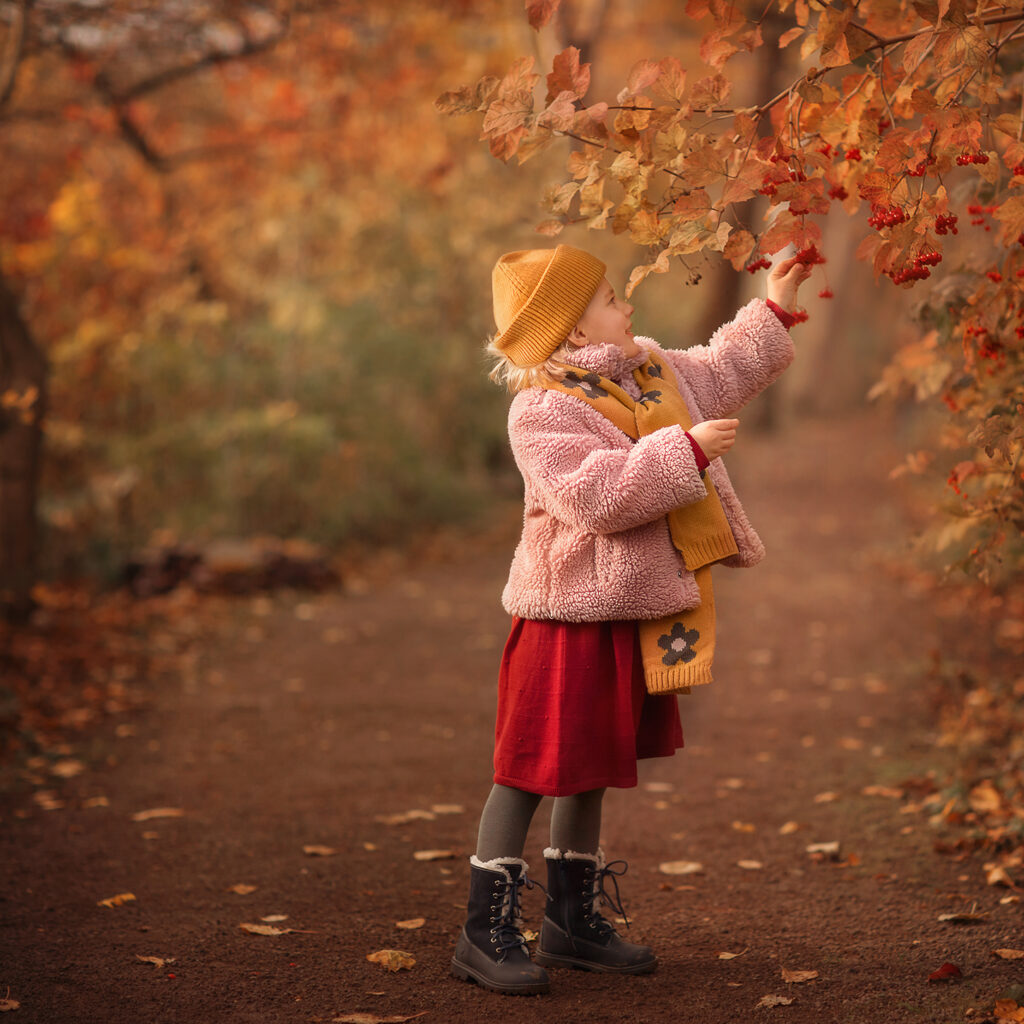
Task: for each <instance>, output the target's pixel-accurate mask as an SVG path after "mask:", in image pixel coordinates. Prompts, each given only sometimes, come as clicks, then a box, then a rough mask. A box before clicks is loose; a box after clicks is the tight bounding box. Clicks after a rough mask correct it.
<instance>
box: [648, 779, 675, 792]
mask: <svg viewBox="0 0 1024 1024" xmlns="http://www.w3.org/2000/svg"><path fill="white" fill-rule="evenodd" d="M674 788H675V787H674V786H673V785H672V783H671V782H645V783H644V789H645V790H647V792H648V793H671V792H672V790H673V789H674Z"/></svg>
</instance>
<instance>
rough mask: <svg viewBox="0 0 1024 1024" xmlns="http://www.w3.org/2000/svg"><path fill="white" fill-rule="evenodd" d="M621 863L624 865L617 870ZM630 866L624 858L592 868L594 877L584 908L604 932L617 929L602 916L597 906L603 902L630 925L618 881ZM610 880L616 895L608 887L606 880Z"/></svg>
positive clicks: (586, 894)
mask: <svg viewBox="0 0 1024 1024" xmlns="http://www.w3.org/2000/svg"><path fill="white" fill-rule="evenodd" d="M619 864H621V865H622V867H621V868H619V870H618V871H616V870H615V867H616V866H617V865H619ZM628 867H629V865H628V864H627V863H626V862H625V861H624V860H613V861H611V863H609V864H604V865H602V866H601V867H594V868H592V869H591V871H592V877H591V880H590V884H589V885H588V887H587V890H588V891H585V892H584V896H585V897H586V902H585V903H584V905H583V909H584V913H585V915H586V917H587V920H589V921H590V922H591V924H592V925H593V926H594V927H595V928H597V929H598V930H599V931H600V932H602V933H604V932H609V931H612V932H614V931H615V925H613V924H612V923H611V921H609V920H608V919H607V918H604V917H602V916H601V914H599V913H598V911H597V907H598V906H600V905H602V904H603V905H604V906H606V907H608V908H609V909H610V910H613V911H614V912H615V913H616V914H619V915H620V916H621V917H622V919H623V921H625V922H626V927H627V928H628V927H629V918H628V917H627V916H626V911H625V909H624V908H623V906H622V896H621V895H620V893H619V881H618V880H619V879H620V878H621V877H622V876H623V875H624V874H625V873H626V870H627V869H628ZM608 881H610V882H611V883H612V887H613V888H614V890H615V895H614V896H612V894H611V893H610V892H609V891H608V889H607V887H606V882H608Z"/></svg>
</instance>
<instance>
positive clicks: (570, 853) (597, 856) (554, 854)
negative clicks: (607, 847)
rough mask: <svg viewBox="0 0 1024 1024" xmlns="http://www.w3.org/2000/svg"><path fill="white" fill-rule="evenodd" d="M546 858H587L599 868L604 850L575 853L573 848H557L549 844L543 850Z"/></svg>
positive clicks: (602, 863)
mask: <svg viewBox="0 0 1024 1024" xmlns="http://www.w3.org/2000/svg"><path fill="white" fill-rule="evenodd" d="M544 857H545V859H546V860H589V861H593V862H594V863H595V864H596V865H597V866H598V867H599V868H600V867H604V850H600V849H599V850H598V851H597V853H577V852H576V851H575V850H565V851H564V852H563V851H562V850H558V849H556V848H555V847H553V846H549V847H547V848H546V849H545V850H544Z"/></svg>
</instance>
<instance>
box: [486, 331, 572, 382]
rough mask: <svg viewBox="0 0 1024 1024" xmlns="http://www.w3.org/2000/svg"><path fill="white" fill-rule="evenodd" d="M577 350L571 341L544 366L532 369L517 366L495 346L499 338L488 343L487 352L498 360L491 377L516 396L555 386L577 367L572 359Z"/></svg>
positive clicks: (545, 362)
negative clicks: (537, 388) (574, 366)
mask: <svg viewBox="0 0 1024 1024" xmlns="http://www.w3.org/2000/svg"><path fill="white" fill-rule="evenodd" d="M576 348H577V346H575V345H574V344H573V343H572V342H571V341H569V340H568V339H567V340H565V341H563V342H562V344H561V345H559V346H558V348H556V349H555V351H554V352H552V353H551V355H549V356H548V357H547V359H545V360H544V361H543V362H540V363H534V364H533V365H532V366H517V365H516V364H515V363H513V362H512V360H511V359H509V358H508V356H507V355H506V354H505V352H503V351H502V350H501V349H500V348H499V347H498V346H497V345H496V344H495V338H494V337H493V336H492V337H489V338H488V339H487V346H486V351H487V354H488V355H489V356H491V358H492V359H493V360H494V367H493V368H492V370H491V372H490V373H489V374H488V376H489V377H490V378H491V380H493V381H494V383H495V384H503V385H504V386H505V387H506V388H507V389H508V391H509V392H511V393H512V394H515V393H516V392H517V391H523V390H524V389H526V388H532V387H536V386H538V385H543V384H551V383H554V382H555V381H560V380H562V379H563V378H564V377H565V375H566V373H567V372H568V371H569V369H570V367H571V366H572V365H573V362H572V355H573V353H574V352H575V351H576Z"/></svg>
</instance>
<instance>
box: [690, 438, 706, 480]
mask: <svg viewBox="0 0 1024 1024" xmlns="http://www.w3.org/2000/svg"><path fill="white" fill-rule="evenodd" d="M686 440H687V441H689V442H690V447H691V448H692V449H693V457H694V458H695V459H696V460H697V471H698V472H699V473H700V474H701V476H703V475H704V470H705V469H707V468H708V466H710V465H711V460H710V459H709V458H708V457H707V456H706V455H705V454H704V449H703V448H701V446H700V445H699V444H697V442H696V441H695V440H694V439H693V437H692V436H691V435H690V433H689V431H687V433H686Z"/></svg>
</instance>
